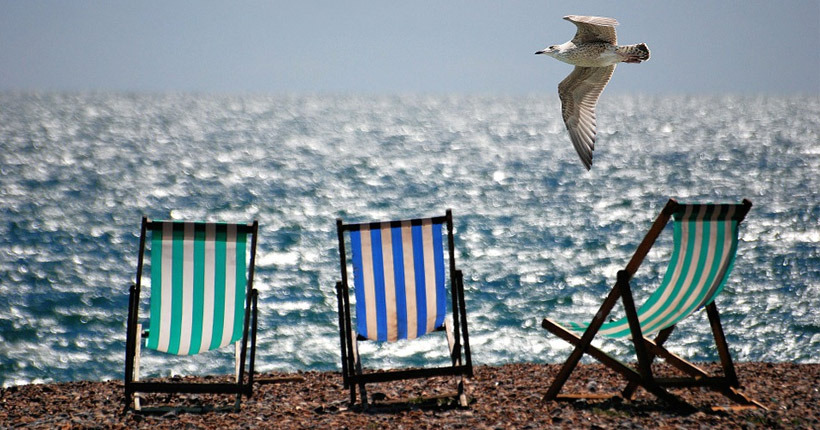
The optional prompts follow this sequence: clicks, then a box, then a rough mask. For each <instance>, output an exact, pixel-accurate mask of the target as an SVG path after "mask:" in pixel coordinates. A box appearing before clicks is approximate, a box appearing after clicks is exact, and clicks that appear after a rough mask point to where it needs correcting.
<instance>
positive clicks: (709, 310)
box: [706, 302, 740, 387]
mask: <svg viewBox="0 0 820 430" xmlns="http://www.w3.org/2000/svg"><path fill="white" fill-rule="evenodd" d="M706 314H707V315H708V316H709V324H710V325H711V326H712V334H714V336H715V345H716V346H717V350H718V355H719V356H720V362H721V364H722V365H723V375H724V376H725V377H726V379H727V381H728V382H729V385H730V386H732V387H739V386H740V383H739V382H738V379H737V373H736V372H735V365H734V363H733V362H732V356H731V355H730V354H729V345H728V344H727V343H726V336H725V335H724V334H723V326H721V324H720V314H719V313H718V310H717V306H716V305H715V302H712V303H710V304H709V305H707V306H706Z"/></svg>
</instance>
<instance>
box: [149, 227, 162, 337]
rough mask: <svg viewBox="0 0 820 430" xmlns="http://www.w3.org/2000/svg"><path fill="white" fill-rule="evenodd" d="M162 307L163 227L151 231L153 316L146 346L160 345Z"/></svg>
mask: <svg viewBox="0 0 820 430" xmlns="http://www.w3.org/2000/svg"><path fill="white" fill-rule="evenodd" d="M161 309H162V229H158V230H154V231H153V232H152V233H151V316H150V323H149V330H148V342H147V343H146V345H145V346H146V348H150V349H157V347H159V321H160V315H161V314H160V312H161Z"/></svg>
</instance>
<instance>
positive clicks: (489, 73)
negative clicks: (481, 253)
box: [0, 0, 820, 95]
mask: <svg viewBox="0 0 820 430" xmlns="http://www.w3.org/2000/svg"><path fill="white" fill-rule="evenodd" d="M568 14H577V15H599V16H610V17H614V18H616V19H618V21H619V22H620V26H619V27H618V38H619V42H620V43H623V44H628V43H638V42H645V43H647V44H648V45H649V48H650V50H651V52H652V58H651V59H650V60H649V61H648V62H645V63H643V64H637V65H635V64H623V65H621V66H619V68H618V70H617V71H616V73H615V76H614V77H613V80H612V82H611V83H610V86H609V87H608V89H607V92H612V93H614V92H624V93H647V94H653V93H663V94H680V93H690V94H703V93H720V94H725V93H743V94H750V93H751V94H754V93H766V94H794V93H803V94H812V95H818V94H820V48H818V43H820V1H818V0H796V1H792V0H784V1H763V0H753V1H707V0H696V1H685V2H684V1H681V2H658V1H654V2H648V1H647V2H643V1H617V2H615V1H611V0H599V1H562V2H558V1H546V0H540V1H485V0H470V1H466V0H463V1H446V0H423V1H395V2H393V1H343V0H329V1H310V0H294V1H287V2H284V1H282V2H280V1H227V0H226V1H218V2H217V1H174V0H162V1H154V0H137V1H134V0H127V1H120V0H106V1H81V0H76V1H68V0H53V1H38V0H0V91H9V90H12V91H16V90H24V91H27V90H38V91H48V90H60V91H62V90H68V91H77V90H103V91H109V90H113V91H137V92H142V91H147V92H165V91H174V92H177V91H186V92H187V91H194V92H218V93H267V94H281V93H288V94H292V93H295V94H301V93H351V92H365V93H377V94H395V93H434V94H438V93H466V94H528V93H544V92H553V91H555V88H556V86H557V84H558V82H559V81H560V80H561V79H563V78H564V77H565V76H566V75H567V74H568V73H569V72H570V71H571V69H572V66H570V65H567V64H564V63H560V62H558V61H556V60H554V59H551V58H548V57H545V56H535V55H533V54H534V52H535V51H536V50H539V49H542V48H544V47H546V46H548V45H551V44H557V43H563V42H565V41H567V40H569V39H571V38H572V36H573V34H574V33H575V27H574V26H573V25H572V24H571V23H570V22H567V21H564V20H562V19H561V18H562V17H563V16H564V15H568Z"/></svg>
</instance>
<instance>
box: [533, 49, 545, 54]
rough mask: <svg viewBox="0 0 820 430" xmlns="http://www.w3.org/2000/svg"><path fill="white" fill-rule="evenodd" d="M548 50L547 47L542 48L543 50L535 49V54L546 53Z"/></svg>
mask: <svg viewBox="0 0 820 430" xmlns="http://www.w3.org/2000/svg"><path fill="white" fill-rule="evenodd" d="M546 52H547V50H546V49H542V50H540V51H535V55H538V54H545V53H546Z"/></svg>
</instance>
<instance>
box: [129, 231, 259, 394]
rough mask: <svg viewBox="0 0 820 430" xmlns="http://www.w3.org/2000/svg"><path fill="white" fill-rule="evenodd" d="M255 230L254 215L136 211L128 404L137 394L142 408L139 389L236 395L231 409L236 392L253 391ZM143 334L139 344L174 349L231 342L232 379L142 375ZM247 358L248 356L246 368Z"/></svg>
mask: <svg viewBox="0 0 820 430" xmlns="http://www.w3.org/2000/svg"><path fill="white" fill-rule="evenodd" d="M257 231H258V223H257V222H256V221H254V222H253V224H225V223H204V222H174V221H151V220H148V219H147V218H145V217H143V218H142V229H141V233H140V241H139V257H138V261H137V276H136V283H135V284H133V285H132V286H131V290H130V298H129V304H128V322H127V334H126V357H125V406H126V410H127V409H128V408H129V405H130V404H131V400H132V397H135V399H134V400H135V401H134V407H135V409H140V404H139V403H140V401H139V400H140V397H141V396H140V393H217V394H236V402H235V405H234V408H235V409H236V410H238V409H239V407H240V401H241V397H242V395H245V396H248V397H250V396H251V395H252V392H253V382H254V381H253V376H254V375H253V373H254V357H255V353H256V320H257V291H256V290H255V289H254V288H253V275H254V265H255V258H256V239H257ZM146 240H150V244H151V250H150V253H148V252H147V251H146ZM146 254H149V255H148V256H149V258H150V277H151V288H150V290H151V291H150V292H151V294H150V305H149V308H148V312H149V319H148V323H149V325H148V328H147V329H146V330H143V329H142V326H143V324H142V323H141V322H140V317H139V310H140V293H141V287H142V275H143V273H142V272H143V266H144V257H145V256H146ZM142 339H145V348H149V349H152V350H156V351H160V352H162V353H166V354H173V355H194V354H199V353H203V352H206V351H210V350H216V349H222V348H224V347H227V346H229V345H235V347H234V348H235V354H236V366H235V369H236V374H235V382H222V383H192V382H161V381H158V380H155V381H141V380H140V377H139V371H140V370H139V358H140V351H141V347H142V345H141V344H142ZM249 340H250V351H248V341H249ZM248 352H249V353H250V357H249V358H248ZM246 361H249V366H248V367H247V369H246V366H245V363H246Z"/></svg>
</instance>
